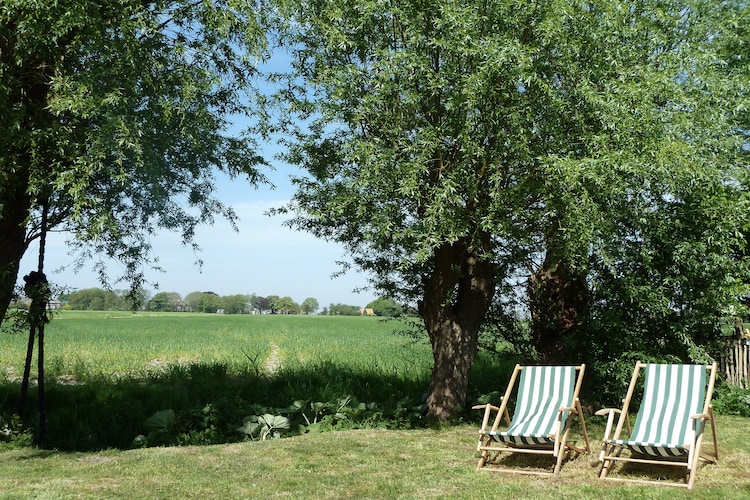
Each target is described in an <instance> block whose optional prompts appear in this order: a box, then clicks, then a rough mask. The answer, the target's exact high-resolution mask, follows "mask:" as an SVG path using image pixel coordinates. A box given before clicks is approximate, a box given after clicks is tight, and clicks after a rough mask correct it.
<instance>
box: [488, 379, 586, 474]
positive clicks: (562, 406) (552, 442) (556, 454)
mask: <svg viewBox="0 0 750 500" xmlns="http://www.w3.org/2000/svg"><path fill="white" fill-rule="evenodd" d="M584 370H585V365H580V366H521V365H516V368H515V370H513V375H512V376H511V378H510V382H509V383H508V388H507V390H506V391H505V395H504V396H503V397H502V398H501V400H500V406H499V407H497V406H493V405H491V404H486V405H479V406H475V407H474V409H482V410H484V419H483V421H482V428H481V429H480V430H479V435H480V436H479V444H478V445H477V451H479V452H480V453H481V458H480V459H479V463H478V464H477V470H479V469H482V468H483V467H484V466H485V465H487V464H488V462H489V461H490V458H493V459H494V458H497V457H498V455H499V454H500V453H504V452H505V453H532V454H547V455H552V457H553V458H555V459H556V461H555V468H554V471H553V472H552V473H551V474H557V473H558V472H560V466H561V465H562V460H563V457H564V456H566V455H567V452H568V450H574V451H576V452H578V453H587V452H588V451H589V439H588V435H587V433H586V423H585V422H584V419H583V413H582V412H581V403H580V401H579V400H578V392H579V391H580V390H581V383H582V382H583V372H584ZM519 374H520V381H519V383H518V392H517V395H516V406H515V410H514V412H513V418H512V419H511V417H510V414H509V413H508V401H509V400H510V396H511V392H512V391H513V388H514V386H515V383H516V380H517V379H519V377H518V375H519ZM493 412H494V413H495V417H494V419H493V421H492V426H491V427H489V423H490V418H491V417H492V414H493ZM571 415H577V416H578V418H579V419H580V421H581V427H582V430H583V437H584V440H585V442H586V447H585V448H579V447H576V446H573V445H572V444H571V443H569V442H568V435H569V432H570V420H571V419H570V416H571ZM503 420H505V426H506V427H507V428H506V429H505V430H501V429H500V427H501V424H502V421H503ZM485 469H488V470H504V471H508V472H517V473H527V474H529V473H531V474H549V472H543V471H536V470H521V469H511V468H503V467H498V466H496V465H492V466H488V467H485Z"/></svg>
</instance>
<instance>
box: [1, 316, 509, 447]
mask: <svg viewBox="0 0 750 500" xmlns="http://www.w3.org/2000/svg"><path fill="white" fill-rule="evenodd" d="M403 328H404V324H402V323H399V322H397V321H383V320H380V319H378V318H371V317H345V316H344V317H330V316H275V315H274V316H271V315H257V316H256V315H216V314H191V313H184V314H181V313H169V314H156V313H139V314H135V315H133V314H130V313H118V312H101V313H99V312H97V313H91V312H77V311H65V312H61V313H60V314H58V315H56V316H55V317H54V319H53V320H52V321H51V322H50V323H49V324H48V325H47V327H46V329H45V339H46V340H45V360H46V362H45V381H46V382H47V383H46V387H47V389H46V395H47V397H46V399H47V406H48V414H49V432H48V440H47V443H46V444H47V445H48V446H53V447H55V448H58V449H66V450H95V449H103V448H110V447H115V448H130V447H133V446H143V445H145V446H157V445H175V444H177V445H185V444H217V443H225V442H233V441H240V440H243V439H246V438H247V437H248V436H247V435H243V434H242V432H238V428H241V427H242V426H243V425H245V426H247V425H250V427H251V428H254V427H253V422H251V423H250V424H247V421H248V419H252V418H257V417H258V416H263V415H275V416H276V415H278V416H283V418H286V419H288V420H289V421H290V424H289V428H288V429H282V430H281V431H280V432H281V434H290V435H295V434H298V433H300V432H308V431H309V430H310V429H319V430H333V429H348V428H361V427H367V428H379V427H398V428H403V427H410V426H413V425H419V421H420V419H421V413H422V412H423V410H424V407H423V403H424V397H425V394H426V392H427V389H428V385H429V380H430V369H431V365H432V355H431V350H430V347H429V345H428V344H427V343H426V342H414V341H413V339H411V338H410V337H408V336H404V335H397V334H395V331H397V330H400V329H403ZM26 345H27V338H26V336H25V335H22V334H21V335H6V334H4V335H0V417H2V418H4V419H5V420H6V421H9V420H10V419H11V418H12V416H11V415H12V413H14V410H15V408H16V407H17V403H16V401H17V399H18V394H19V392H20V381H21V377H22V374H23V369H24V359H25V355H26ZM497 363H498V362H497V361H496V360H492V359H491V358H489V357H484V356H483V357H480V359H479V360H478V362H477V363H476V366H475V370H480V371H482V370H488V369H492V370H493V376H492V377H485V376H476V377H474V380H476V381H477V383H476V384H474V385H473V386H472V391H473V394H474V395H479V394H481V393H486V392H491V391H493V390H495V389H497V387H496V385H495V381H497V380H498V378H500V379H502V376H503V369H502V367H501V368H500V369H499V371H498V367H497ZM33 366H34V369H33V370H32V383H33V381H34V379H35V377H36V364H34V365H33ZM503 366H505V364H504V363H503ZM36 397H37V392H36V390H35V388H33V387H32V390H30V392H29V398H30V401H29V404H28V405H27V407H26V408H25V409H24V412H23V415H22V416H21V423H22V424H23V426H24V427H25V428H26V429H27V431H28V432H29V434H34V433H35V429H34V427H35V425H36V413H35V405H36V399H35V398H36ZM164 419H166V420H164ZM154 422H157V424H154ZM0 423H2V422H0ZM247 428H248V427H245V429H247ZM262 436H263V437H266V435H265V434H263V435H262ZM250 437H251V438H257V437H258V435H251V436H250Z"/></svg>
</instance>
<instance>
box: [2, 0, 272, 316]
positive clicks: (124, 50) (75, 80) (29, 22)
mask: <svg viewBox="0 0 750 500" xmlns="http://www.w3.org/2000/svg"><path fill="white" fill-rule="evenodd" d="M255 15H256V11H255V6H254V5H252V3H251V2H234V1H231V0H211V1H205V2H195V1H193V0H168V1H159V2H157V1H149V0H146V1H144V0H59V1H55V2H39V1H36V0H8V1H5V2H3V4H2V6H0V124H1V125H0V150H2V151H3V154H2V156H0V317H1V316H2V315H4V313H5V310H6V307H7V305H8V303H9V301H10V298H11V296H12V290H13V286H14V284H15V283H16V279H17V275H18V272H19V269H18V263H19V261H20V260H21V257H22V256H23V254H24V252H25V251H26V249H27V247H28V245H29V243H30V242H31V241H33V240H34V239H36V238H38V237H39V235H40V229H41V228H40V214H41V213H42V208H43V207H45V206H46V207H47V208H48V215H49V216H48V221H47V226H48V227H47V229H53V228H54V229H56V230H63V231H67V232H69V234H70V235H71V238H70V243H71V245H72V246H73V248H74V249H75V250H76V251H77V252H78V255H79V256H80V257H81V261H80V262H86V259H90V258H93V257H94V256H95V255H103V256H105V257H107V258H111V259H114V260H116V261H120V262H121V263H123V265H124V269H125V271H124V273H123V278H124V279H126V280H127V281H129V282H130V283H131V285H132V287H133V290H136V289H137V288H138V287H139V286H140V284H141V283H142V281H143V272H144V268H145V267H147V266H148V265H155V259H154V258H153V256H152V255H151V253H150V250H151V249H150V245H149V238H148V236H149V235H151V234H153V233H154V232H155V231H156V230H157V228H165V229H168V230H172V231H176V232H178V233H180V234H181V236H182V239H183V241H184V243H185V244H189V245H195V242H194V239H193V236H194V231H195V228H196V226H197V225H199V224H203V223H210V222H212V221H213V218H214V217H215V216H221V217H226V218H227V219H229V220H230V221H232V220H234V218H235V214H234V212H233V211H232V209H231V208H230V207H228V206H226V205H225V204H224V203H222V201H221V200H219V199H217V198H216V197H215V196H214V195H213V189H214V175H215V172H216V171H222V172H225V173H226V174H228V175H230V176H233V177H235V176H242V177H245V178H246V179H248V180H249V181H250V183H251V184H255V183H259V182H263V181H264V177H263V175H262V174H261V172H260V171H259V170H258V166H259V165H261V164H262V163H263V160H262V159H261V158H260V157H259V156H258V155H257V154H256V152H255V147H254V144H253V141H252V140H251V138H250V137H248V136H246V135H244V133H243V132H241V131H239V132H237V131H233V130H230V119H231V118H233V117H236V116H248V115H252V114H253V110H252V108H251V103H252V102H253V100H252V99H248V98H247V96H248V95H249V94H250V93H251V92H252V88H253V78H254V76H255V75H256V74H257V70H256V67H257V62H258V61H259V60H260V59H261V58H262V57H263V47H264V39H265V38H264V33H263V31H262V30H261V29H260V28H259V27H258V24H257V23H256V20H255ZM93 262H94V263H95V264H94V265H95V266H97V269H98V271H99V272H100V276H101V277H102V280H103V281H106V280H107V271H106V269H105V268H104V267H102V266H100V265H99V264H97V263H98V262H103V260H96V259H94V260H93Z"/></svg>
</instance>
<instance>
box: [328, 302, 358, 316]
mask: <svg viewBox="0 0 750 500" xmlns="http://www.w3.org/2000/svg"><path fill="white" fill-rule="evenodd" d="M328 314H330V315H331V316H359V307H357V306H350V305H346V304H331V306H330V307H329V308H328Z"/></svg>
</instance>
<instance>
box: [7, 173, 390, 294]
mask: <svg viewBox="0 0 750 500" xmlns="http://www.w3.org/2000/svg"><path fill="white" fill-rule="evenodd" d="M269 160H270V161H271V162H272V163H276V165H275V167H276V170H275V171H273V172H270V177H271V179H272V181H273V182H274V184H275V185H276V189H273V190H271V189H270V188H267V187H262V188H260V189H257V190H254V189H253V188H252V187H250V185H249V184H248V183H247V182H245V181H243V180H240V179H237V180H235V181H231V180H229V179H227V178H225V177H219V178H218V179H217V181H218V182H217V196H218V197H219V199H221V200H222V201H224V202H226V203H228V204H230V205H231V206H232V207H233V208H234V209H235V211H236V212H237V214H238V216H239V218H240V220H239V222H238V227H239V232H234V231H233V230H232V228H231V227H230V225H229V224H228V223H227V222H226V221H224V220H217V221H216V223H215V224H214V225H213V226H210V227H208V226H205V227H202V228H200V229H199V230H198V233H197V238H196V241H197V243H198V244H199V245H200V246H201V248H202V252H201V253H200V254H199V255H198V256H196V255H195V254H194V252H193V251H192V249H190V248H185V247H184V246H182V245H181V243H180V238H179V235H177V234H172V233H164V234H160V235H158V236H157V237H156V238H154V239H152V241H151V243H152V245H153V247H154V249H155V253H156V255H157V256H158V257H159V259H160V265H161V266H162V267H163V268H164V272H158V271H152V272H148V273H147V278H148V279H149V280H150V281H152V282H156V283H158V284H159V288H158V290H156V289H155V287H153V286H151V287H147V288H149V289H150V290H151V291H152V292H157V291H164V292H178V293H179V294H180V295H182V296H183V297H184V296H185V295H187V294H188V293H190V292H193V291H209V290H210V291H213V292H216V293H218V294H219V295H232V294H238V293H242V294H251V293H255V294H257V295H260V296H268V295H279V296H282V297H283V296H289V297H291V298H292V299H294V300H295V301H296V302H297V303H302V301H303V300H305V299H306V298H307V297H314V298H316V299H317V300H318V302H319V304H320V307H321V308H323V307H328V306H329V305H330V304H332V303H342V304H347V305H354V306H360V307H361V306H364V305H366V304H367V303H369V302H370V301H372V300H373V299H374V298H375V295H374V294H373V293H372V292H369V291H368V292H361V293H355V292H354V289H356V288H361V287H364V286H366V285H367V280H366V277H365V275H363V274H359V273H357V272H355V271H354V270H351V271H349V272H348V273H346V274H345V275H343V276H339V277H336V278H332V276H331V275H332V274H333V273H334V272H336V271H337V270H338V269H339V267H338V266H337V264H336V261H339V260H343V259H345V258H346V255H345V253H344V249H343V248H342V247H341V246H339V245H336V244H333V243H328V242H325V241H322V240H318V239H316V238H315V237H313V236H312V235H310V234H308V233H304V232H298V231H294V230H292V229H289V228H287V227H284V226H283V225H282V223H283V222H284V220H285V217H269V216H266V215H264V213H265V212H266V211H267V210H268V209H270V208H272V207H278V206H280V205H282V204H284V203H285V202H286V201H288V200H289V198H290V197H291V194H292V190H293V188H292V186H291V184H290V182H289V175H290V173H292V171H291V170H290V169H291V167H289V166H287V165H284V164H280V163H278V162H276V161H274V160H273V159H270V158H269ZM295 173H296V169H295ZM37 253H38V245H34V246H32V247H31V248H29V250H28V251H27V253H26V256H25V258H24V260H23V261H22V263H21V272H20V276H19V281H20V278H21V276H23V275H24V274H27V273H28V272H29V271H31V270H35V269H36V267H37V258H38V257H37ZM45 254H46V261H45V273H46V274H47V278H48V279H49V280H50V282H52V283H55V284H57V285H60V286H65V287H68V288H71V289H82V288H91V287H98V286H100V285H99V283H98V281H97V276H96V275H95V274H94V273H92V272H91V271H90V269H89V268H84V269H82V270H81V271H79V272H78V273H75V272H74V271H73V269H72V266H69V268H68V269H67V270H62V271H61V270H60V268H61V267H63V266H66V265H69V264H70V263H71V262H72V261H73V257H71V256H70V255H69V254H68V249H67V248H66V246H65V236H64V235H61V234H51V235H50V236H49V237H48V242H47V249H46V252H45ZM197 258H200V259H202V260H203V268H202V270H201V269H199V268H198V267H197V265H196V260H197ZM111 270H112V272H111V273H110V274H111V275H113V276H117V275H119V274H118V272H120V269H118V267H117V265H116V264H114V265H112V267H111ZM112 286H113V288H126V286H125V285H124V284H119V285H118V284H113V285H112Z"/></svg>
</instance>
